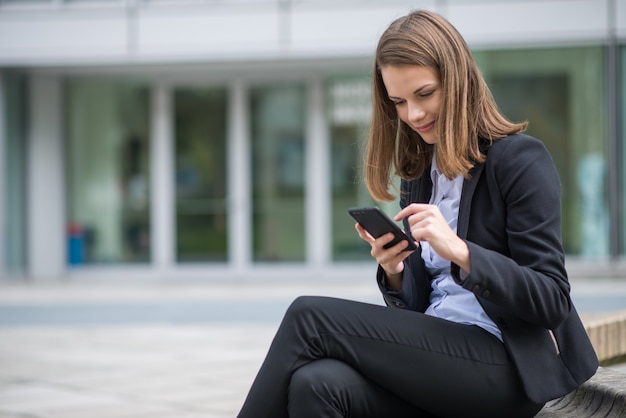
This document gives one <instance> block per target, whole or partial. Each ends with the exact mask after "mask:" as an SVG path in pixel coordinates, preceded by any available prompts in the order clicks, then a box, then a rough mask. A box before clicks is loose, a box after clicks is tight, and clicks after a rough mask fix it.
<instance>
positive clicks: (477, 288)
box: [472, 284, 480, 293]
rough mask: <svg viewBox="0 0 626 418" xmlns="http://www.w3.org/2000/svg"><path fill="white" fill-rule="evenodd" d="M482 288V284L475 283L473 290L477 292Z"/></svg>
mask: <svg viewBox="0 0 626 418" xmlns="http://www.w3.org/2000/svg"><path fill="white" fill-rule="evenodd" d="M479 290H480V286H479V285H477V284H475V285H474V287H472V292H474V293H476V292H478V291H479Z"/></svg>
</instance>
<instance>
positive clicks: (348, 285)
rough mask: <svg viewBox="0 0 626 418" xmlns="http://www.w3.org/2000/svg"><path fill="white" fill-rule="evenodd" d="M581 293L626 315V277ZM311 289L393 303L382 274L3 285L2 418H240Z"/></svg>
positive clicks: (578, 296) (584, 303)
mask: <svg viewBox="0 0 626 418" xmlns="http://www.w3.org/2000/svg"><path fill="white" fill-rule="evenodd" d="M572 287H573V290H572V295H573V298H574V301H575V303H576V305H577V307H578V309H579V311H581V312H582V313H585V312H589V313H591V312H603V311H609V310H617V309H626V280H615V279H612V280H608V279H607V280H599V279H595V280H591V279H590V280H573V281H572ZM302 294H318V295H330V296H337V297H344V298H349V299H354V300H360V301H364V302H370V303H376V304H382V300H381V298H380V295H379V294H378V290H377V289H376V286H375V285H374V283H373V279H372V280H370V281H368V280H365V281H362V280H353V279H346V280H342V281H331V280H326V281H324V280H322V281H316V282H311V281H306V282H294V281H290V282H288V281H284V280H277V281H264V282H252V281H246V282H243V281H233V282H224V281H221V282H219V283H218V282H207V283H199V282H187V283H174V282H161V283H147V282H143V283H119V282H116V283H115V284H112V283H105V282H102V281H99V282H98V283H80V282H74V283H69V284H68V283H65V284H63V283H59V284H19V283H9V282H0V418H18V417H20V418H57V417H58V418H61V417H63V418H78V417H89V418H112V417H115V418H126V417H128V418H131V417H132V418H139V417H151V418H161V417H172V418H185V417H189V418H195V417H205V418H227V417H230V418H232V417H234V416H235V415H236V413H237V411H238V408H239V407H240V406H241V403H242V402H243V399H244V397H245V395H246V392H247V390H248V388H249V386H250V384H251V382H252V380H253V378H254V376H255V374H256V372H257V370H258V368H259V366H260V364H261V361H262V360H263V357H264V356H265V353H266V351H267V348H268V346H269V343H270V341H271V339H272V337H273V334H274V332H275V330H276V327H277V326H278V322H279V321H280V318H281V317H282V314H283V312H284V310H285V309H286V307H287V306H288V305H289V303H290V302H291V300H293V298H295V297H296V296H299V295H302ZM615 369H617V370H622V371H624V372H626V367H625V366H616V367H615Z"/></svg>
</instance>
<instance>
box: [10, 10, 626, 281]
mask: <svg viewBox="0 0 626 418" xmlns="http://www.w3.org/2000/svg"><path fill="white" fill-rule="evenodd" d="M416 8H425V9H429V10H433V11H436V12H439V13H441V14H442V15H444V16H446V17H447V18H448V19H449V20H450V21H451V22H452V23H453V24H454V25H455V26H456V27H457V28H458V29H459V31H460V32H461V33H462V34H463V35H464V36H465V38H466V39H467V40H468V42H469V44H470V47H471V48H472V49H473V51H474V54H475V57H476V59H477V61H478V64H479V66H480V68H481V70H482V72H483V74H484V76H485V79H486V80H487V83H488V84H489V86H490V88H491V89H492V92H493V94H494V96H495V97H496V100H497V102H498V104H499V105H500V107H501V108H502V110H503V111H504V113H505V114H506V115H507V116H508V117H509V118H511V119H513V120H528V121H529V122H530V125H529V129H528V132H529V133H530V134H531V135H534V136H536V137H538V138H539V139H541V140H542V141H543V142H544V143H545V144H546V146H547V147H548V149H549V150H550V152H551V154H552V156H553V159H554V161H555V163H556V166H557V168H558V170H559V173H560V176H561V181H562V185H563V240H564V244H565V247H566V252H567V265H568V269H569V271H570V274H572V275H577V274H578V275H595V276H601V277H606V276H623V275H624V274H625V273H626V267H625V264H624V262H623V259H624V255H625V253H626V219H624V214H625V213H626V211H625V210H624V208H625V203H626V202H625V201H624V200H625V197H626V181H625V180H626V178H625V176H626V173H625V171H624V167H623V166H624V164H623V161H624V160H625V157H626V151H625V149H626V148H625V147H624V132H626V130H625V129H624V126H623V121H624V120H626V118H625V117H624V112H626V107H625V106H623V103H624V102H625V100H626V82H625V81H626V65H625V64H626V42H625V40H626V1H624V0H546V1H539V0H516V1H496V0H447V1H444V0H439V1H436V0H432V1H401V0H385V1H383V0H378V1H375V0H370V1H357V0H339V1H337V0H335V1H326V0H224V1H215V0H185V1H183V0H177V1H175V0H171V1H165V0H0V162H1V167H2V169H1V172H0V173H1V174H0V176H1V177H0V178H1V181H0V220H1V223H0V227H1V231H0V232H1V239H0V277H4V278H8V279H9V280H21V279H33V280H64V279H79V278H80V279H82V278H105V279H112V278H120V279H122V280H123V279H125V278H134V277H142V278H148V279H174V280H175V279H176V278H186V277H190V278H199V279H212V278H214V279H220V280H222V279H227V278H254V277H262V276H267V277H276V276H284V277H298V278H300V277H305V278H315V277H320V276H324V277H328V276H337V277H341V276H346V275H350V276H354V275H360V274H365V275H369V276H372V274H373V273H372V267H373V266H372V260H371V257H370V256H369V250H368V247H367V246H366V245H364V244H363V243H361V242H360V240H359V239H358V237H357V235H356V233H355V231H354V226H353V221H352V220H351V219H350V218H349V217H348V215H347V214H346V209H347V208H349V207H351V206H357V205H366V204H374V203H376V204H379V205H380V206H383V208H384V209H385V210H386V211H388V212H389V213H393V212H394V211H396V210H397V209H396V208H397V202H392V203H385V204H381V203H377V202H373V201H372V199H371V198H370V197H369V195H368V193H367V191H366V189H365V187H364V185H363V182H362V179H361V177H362V176H361V172H360V168H361V158H362V150H363V146H364V144H365V140H366V136H367V128H368V121H369V113H370V103H369V101H370V82H371V72H372V58H373V52H374V49H375V46H376V42H377V39H378V37H379V35H380V34H381V32H382V31H383V30H384V29H385V28H386V26H387V25H388V24H389V23H390V22H391V21H392V20H393V19H394V18H396V17H399V16H401V15H403V14H406V13H407V12H408V11H409V10H412V9H416Z"/></svg>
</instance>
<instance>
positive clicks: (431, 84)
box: [389, 83, 437, 100]
mask: <svg viewBox="0 0 626 418" xmlns="http://www.w3.org/2000/svg"><path fill="white" fill-rule="evenodd" d="M436 85H437V83H428V84H424V85H423V86H420V87H418V88H417V89H415V91H413V94H418V93H419V92H421V91H422V90H424V89H426V88H428V87H432V86H436ZM389 99H391V100H395V99H402V97H396V96H391V95H390V96H389Z"/></svg>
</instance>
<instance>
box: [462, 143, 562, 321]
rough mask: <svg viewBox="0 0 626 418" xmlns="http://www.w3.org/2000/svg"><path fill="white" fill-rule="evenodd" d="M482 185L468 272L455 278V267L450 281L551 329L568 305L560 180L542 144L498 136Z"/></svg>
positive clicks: (473, 222)
mask: <svg viewBox="0 0 626 418" xmlns="http://www.w3.org/2000/svg"><path fill="white" fill-rule="evenodd" d="M481 182H483V184H482V185H479V186H477V193H476V195H475V196H474V198H473V201H472V204H471V218H470V221H469V225H470V226H469V228H468V232H467V237H466V242H467V245H468V247H469V251H470V273H469V275H467V276H466V277H464V278H461V276H460V271H459V270H460V269H459V267H458V266H456V265H453V266H452V272H453V276H454V278H455V280H456V281H457V282H458V283H460V284H461V285H462V286H463V287H464V288H466V289H468V290H470V291H472V292H473V293H474V294H475V295H476V297H477V298H478V299H479V300H481V299H482V300H488V301H489V302H491V303H494V304H496V305H498V306H499V307H501V308H503V309H504V310H506V311H508V312H510V313H511V314H513V315H515V316H516V317H518V318H520V319H523V320H525V321H528V322H530V323H533V324H536V325H539V326H541V327H543V328H547V329H554V328H556V327H557V326H558V325H559V324H560V323H562V322H563V321H564V320H565V319H566V318H567V316H568V314H569V312H570V309H571V307H572V303H571V299H570V295H569V283H568V279H567V273H566V270H565V266H564V250H563V247H562V243H561V191H560V190H561V185H560V180H559V176H558V173H557V171H556V168H555V166H554V163H553V161H552V159H551V157H550V155H549V153H548V151H547V149H546V148H545V146H544V145H543V143H541V142H540V141H539V140H536V139H534V138H532V137H529V136H527V135H517V136H514V137H511V138H509V139H504V140H500V141H496V142H495V143H494V145H493V146H492V147H491V148H490V149H489V153H488V156H487V161H486V162H485V168H484V173H483V178H481ZM479 188H482V189H481V190H483V193H482V194H479V193H478V189H479ZM485 190H487V191H486V192H485ZM485 196H490V198H488V199H485ZM499 205H500V207H498V206H499ZM492 211H493V213H494V215H493V219H492V215H491V212H492ZM498 214H501V215H500V216H501V218H499V217H498V216H499V215H498ZM490 231H491V232H490ZM496 236H497V237H498V238H500V239H494V237H496ZM502 237H504V239H501V238H502Z"/></svg>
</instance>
